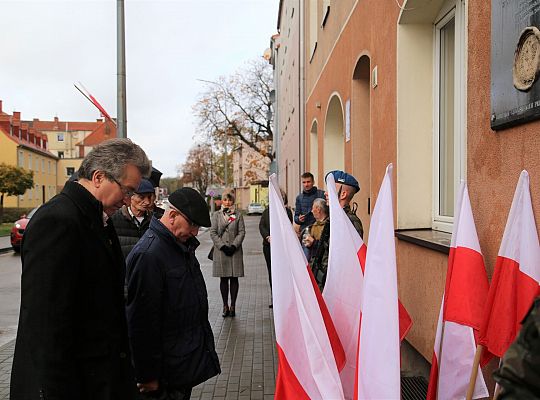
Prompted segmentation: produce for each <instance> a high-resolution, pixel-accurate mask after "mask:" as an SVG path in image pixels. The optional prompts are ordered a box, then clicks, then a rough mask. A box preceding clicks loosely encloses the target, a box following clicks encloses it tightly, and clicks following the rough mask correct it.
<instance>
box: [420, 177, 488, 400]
mask: <svg viewBox="0 0 540 400" xmlns="http://www.w3.org/2000/svg"><path fill="white" fill-rule="evenodd" d="M488 287H489V284H488V278H487V273H486V268H485V266H484V259H483V257H482V252H481V251H480V243H479V241H478V235H477V233H476V227H475V224H474V218H473V214H472V208H471V203H470V199H469V192H468V190H467V185H466V184H465V182H462V183H461V187H460V190H459V193H458V196H457V198H456V207H455V216H454V227H453V232H452V241H451V245H450V254H449V257H448V270H447V273H446V289H445V293H444V295H443V300H442V303H441V310H440V313H439V321H438V324H437V334H436V337H435V346H434V355H433V360H432V365H431V374H430V380H429V388H428V396H427V400H435V399H437V400H451V399H465V398H466V394H467V389H468V386H469V380H470V375H471V369H472V366H473V362H474V355H475V352H476V343H475V338H474V330H476V331H478V329H479V328H480V324H481V321H482V311H483V305H484V304H485V301H486V299H487V293H488ZM484 397H489V392H488V390H487V387H486V383H485V381H484V377H483V375H482V370H481V369H480V367H478V378H477V379H476V385H475V388H474V392H473V397H472V398H473V399H478V398H484Z"/></svg>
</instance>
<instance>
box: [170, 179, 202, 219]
mask: <svg viewBox="0 0 540 400" xmlns="http://www.w3.org/2000/svg"><path fill="white" fill-rule="evenodd" d="M169 203H171V205H172V206H173V207H175V208H177V209H178V210H180V211H181V212H182V213H184V214H185V216H186V217H187V218H189V220H190V221H191V222H193V223H194V224H197V225H199V226H206V227H208V226H210V213H209V212H208V206H207V205H206V202H205V201H204V198H203V197H202V196H201V195H200V194H199V192H197V191H196V190H195V189H192V188H189V187H185V188H182V189H178V190H175V191H174V192H172V193H171V194H170V195H169Z"/></svg>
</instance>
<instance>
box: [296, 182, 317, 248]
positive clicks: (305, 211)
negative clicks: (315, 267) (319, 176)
mask: <svg viewBox="0 0 540 400" xmlns="http://www.w3.org/2000/svg"><path fill="white" fill-rule="evenodd" d="M314 184H315V178H314V177H313V174H312V173H311V172H304V173H303V174H302V188H303V190H302V192H301V193H300V194H299V195H298V196H296V203H295V209H294V222H295V223H296V224H297V225H299V226H300V229H299V230H300V232H302V231H303V230H304V229H305V228H306V227H308V226H310V225H311V224H313V223H314V222H315V217H314V216H313V214H312V213H311V206H312V205H313V200H315V199H317V198H319V199H324V190H320V189H317V186H314ZM302 248H303V249H304V253H305V254H306V257H307V256H308V255H309V249H308V248H306V247H305V246H304V245H303V244H302Z"/></svg>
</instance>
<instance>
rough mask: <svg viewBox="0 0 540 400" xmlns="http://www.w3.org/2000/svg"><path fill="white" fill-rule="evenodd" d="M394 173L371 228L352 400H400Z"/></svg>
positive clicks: (388, 170)
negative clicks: (355, 382) (393, 196)
mask: <svg viewBox="0 0 540 400" xmlns="http://www.w3.org/2000/svg"><path fill="white" fill-rule="evenodd" d="M392 170H393V168H392V164H390V165H388V167H387V168H386V174H385V176H384V179H383V182H382V185H381V188H380V190H379V195H378V196H377V203H376V204H375V208H374V210H373V216H372V218H371V225H370V229H369V247H368V250H367V255H366V270H365V276H364V295H363V299H362V326H361V329H360V343H359V348H358V371H357V385H356V390H355V396H354V398H355V399H399V398H401V385H400V353H399V345H400V343H399V341H400V340H399V339H400V338H399V336H400V335H399V316H398V286H397V267H396V249H395V239H394V211H393V205H392V179H391V175H392ZM331 218H332V216H331ZM331 234H333V232H331Z"/></svg>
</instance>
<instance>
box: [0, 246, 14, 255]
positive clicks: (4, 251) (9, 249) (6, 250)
mask: <svg viewBox="0 0 540 400" xmlns="http://www.w3.org/2000/svg"><path fill="white" fill-rule="evenodd" d="M10 251H13V248H11V247H6V248H5V249H0V254H3V253H8V252H10Z"/></svg>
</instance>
